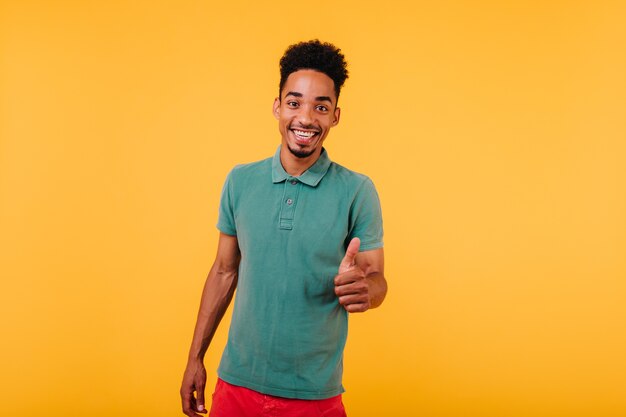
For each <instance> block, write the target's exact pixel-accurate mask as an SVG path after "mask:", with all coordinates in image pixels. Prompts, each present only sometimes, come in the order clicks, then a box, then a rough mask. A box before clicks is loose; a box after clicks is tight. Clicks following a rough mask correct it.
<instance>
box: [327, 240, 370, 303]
mask: <svg viewBox="0 0 626 417" xmlns="http://www.w3.org/2000/svg"><path fill="white" fill-rule="evenodd" d="M360 245H361V241H360V240H359V238H358V237H355V238H354V239H352V240H351V241H350V244H349V245H348V249H347V250H346V256H344V257H343V260H342V261H341V263H340V264H339V271H338V273H337V275H336V276H335V294H337V297H339V304H341V305H342V306H343V308H345V309H346V311H347V312H349V313H362V312H364V311H367V310H369V308H370V307H371V300H370V288H369V281H368V280H367V279H366V278H365V272H364V271H363V270H362V269H361V268H359V267H358V266H357V264H356V255H357V253H359V246H360Z"/></svg>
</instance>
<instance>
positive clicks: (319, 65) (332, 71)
mask: <svg viewBox="0 0 626 417" xmlns="http://www.w3.org/2000/svg"><path fill="white" fill-rule="evenodd" d="M347 66H348V64H347V62H346V60H345V57H344V56H343V54H342V53H341V49H339V48H337V47H336V46H335V45H333V44H332V43H328V42H320V41H319V40H318V39H314V40H311V41H308V42H300V43H296V44H293V45H290V46H289V47H288V48H287V50H286V51H285V54H284V55H283V57H282V58H281V59H280V84H279V88H278V96H279V97H280V94H281V93H282V91H283V87H284V86H285V82H286V81H287V77H289V74H291V73H292V72H296V71H298V70H301V69H312V70H315V71H319V72H323V73H324V74H326V75H328V76H329V77H330V78H331V79H332V80H333V82H334V83H335V94H336V96H337V99H339V91H340V90H341V87H342V86H343V83H344V82H345V81H346V79H347V78H348V68H347Z"/></svg>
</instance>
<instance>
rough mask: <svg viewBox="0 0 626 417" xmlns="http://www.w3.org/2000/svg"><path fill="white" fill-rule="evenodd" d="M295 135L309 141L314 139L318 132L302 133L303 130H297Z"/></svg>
mask: <svg viewBox="0 0 626 417" xmlns="http://www.w3.org/2000/svg"><path fill="white" fill-rule="evenodd" d="M293 133H295V134H296V136H298V137H300V138H303V139H309V138H311V137H313V136H314V135H315V133H316V132H305V131H302V130H295V129H294V131H293Z"/></svg>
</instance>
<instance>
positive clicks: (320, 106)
mask: <svg viewBox="0 0 626 417" xmlns="http://www.w3.org/2000/svg"><path fill="white" fill-rule="evenodd" d="M317 110H319V111H321V112H324V113H325V112H327V111H328V107H326V106H322V105H321V104H320V105H319V106H317Z"/></svg>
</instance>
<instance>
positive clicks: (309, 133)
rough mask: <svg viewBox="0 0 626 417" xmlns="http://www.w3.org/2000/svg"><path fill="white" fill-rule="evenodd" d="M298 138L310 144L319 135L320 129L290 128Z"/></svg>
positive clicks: (303, 142)
mask: <svg viewBox="0 0 626 417" xmlns="http://www.w3.org/2000/svg"><path fill="white" fill-rule="evenodd" d="M290 130H291V131H292V132H293V134H294V136H295V137H296V140H297V141H298V142H299V143H302V144H309V143H311V142H312V141H313V138H315V137H317V135H319V131H317V130H306V129H295V128H294V129H290Z"/></svg>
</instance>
